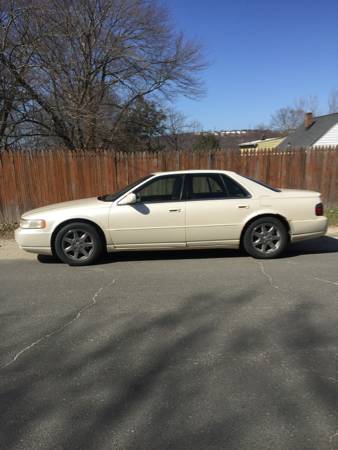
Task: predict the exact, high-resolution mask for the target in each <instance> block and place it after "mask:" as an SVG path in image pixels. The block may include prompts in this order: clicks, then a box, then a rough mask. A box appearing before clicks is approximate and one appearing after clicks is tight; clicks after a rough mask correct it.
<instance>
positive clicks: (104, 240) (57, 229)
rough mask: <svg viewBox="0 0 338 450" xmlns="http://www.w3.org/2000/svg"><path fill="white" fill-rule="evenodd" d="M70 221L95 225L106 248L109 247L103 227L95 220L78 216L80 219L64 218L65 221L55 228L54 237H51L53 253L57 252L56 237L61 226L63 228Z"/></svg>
mask: <svg viewBox="0 0 338 450" xmlns="http://www.w3.org/2000/svg"><path fill="white" fill-rule="evenodd" d="M70 223H86V224H88V225H91V226H93V227H94V228H95V229H96V231H97V232H98V233H99V236H100V238H101V241H102V244H103V247H104V249H105V250H106V249H107V239H106V236H105V234H104V232H103V230H102V228H101V227H100V226H99V225H98V224H97V223H95V222H93V221H92V220H88V219H81V218H78V219H67V220H64V221H63V222H61V223H59V224H58V226H57V227H56V228H55V229H54V230H53V233H52V237H51V243H50V245H51V249H52V253H53V255H56V252H55V239H56V236H57V234H58V232H59V231H60V230H61V228H63V227H64V226H65V225H68V224H70Z"/></svg>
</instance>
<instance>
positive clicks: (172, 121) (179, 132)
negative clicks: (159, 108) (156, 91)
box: [164, 108, 201, 151]
mask: <svg viewBox="0 0 338 450" xmlns="http://www.w3.org/2000/svg"><path fill="white" fill-rule="evenodd" d="M166 116H167V117H166V133H165V135H164V141H165V143H166V147H167V148H168V149H170V150H176V151H178V150H182V149H183V147H185V148H186V147H187V143H188V142H189V141H191V139H189V136H188V135H189V134H190V133H192V132H194V131H197V130H198V129H200V128H201V125H200V124H199V123H198V122H196V121H193V122H189V121H188V120H187V118H186V117H185V115H184V114H182V113H180V112H178V111H175V110H174V109H172V108H169V109H167V111H166ZM189 147H192V144H191V142H189Z"/></svg>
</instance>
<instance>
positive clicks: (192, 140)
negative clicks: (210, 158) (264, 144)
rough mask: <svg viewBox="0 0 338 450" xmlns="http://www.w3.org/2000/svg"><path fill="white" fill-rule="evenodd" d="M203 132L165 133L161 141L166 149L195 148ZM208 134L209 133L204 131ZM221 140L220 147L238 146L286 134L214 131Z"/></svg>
mask: <svg viewBox="0 0 338 450" xmlns="http://www.w3.org/2000/svg"><path fill="white" fill-rule="evenodd" d="M201 134H202V133H184V134H177V135H165V136H161V137H160V138H159V143H160V145H161V146H163V147H164V149H165V150H193V148H194V146H195V145H196V143H197V142H198V140H199V138H200V135H201ZM204 134H207V133H204ZM210 134H212V135H214V136H215V138H216V139H217V140H218V142H219V146H220V148H223V149H224V148H225V149H226V148H238V146H239V144H242V143H243V142H249V141H256V140H258V139H267V138H274V137H283V136H285V134H283V133H281V132H277V131H272V130H239V131H229V132H224V131H222V132H212V133H210Z"/></svg>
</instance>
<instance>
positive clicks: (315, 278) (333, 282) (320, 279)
mask: <svg viewBox="0 0 338 450" xmlns="http://www.w3.org/2000/svg"><path fill="white" fill-rule="evenodd" d="M308 279H314V280H317V281H322V282H323V283H329V284H333V285H334V286H338V282H336V281H330V280H325V279H324V278H318V277H311V278H308Z"/></svg>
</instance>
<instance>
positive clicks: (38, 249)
mask: <svg viewBox="0 0 338 450" xmlns="http://www.w3.org/2000/svg"><path fill="white" fill-rule="evenodd" d="M51 237H52V236H51V233H50V231H45V230H30V229H23V228H18V229H17V230H15V240H16V242H17V244H18V245H19V247H20V248H21V249H22V250H25V251H26V252H30V253H38V254H41V255H52V248H51Z"/></svg>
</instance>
